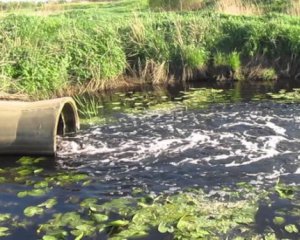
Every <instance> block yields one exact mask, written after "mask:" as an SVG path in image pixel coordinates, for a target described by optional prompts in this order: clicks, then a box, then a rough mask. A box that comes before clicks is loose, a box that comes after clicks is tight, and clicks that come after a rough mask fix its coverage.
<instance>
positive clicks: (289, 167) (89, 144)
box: [0, 82, 300, 239]
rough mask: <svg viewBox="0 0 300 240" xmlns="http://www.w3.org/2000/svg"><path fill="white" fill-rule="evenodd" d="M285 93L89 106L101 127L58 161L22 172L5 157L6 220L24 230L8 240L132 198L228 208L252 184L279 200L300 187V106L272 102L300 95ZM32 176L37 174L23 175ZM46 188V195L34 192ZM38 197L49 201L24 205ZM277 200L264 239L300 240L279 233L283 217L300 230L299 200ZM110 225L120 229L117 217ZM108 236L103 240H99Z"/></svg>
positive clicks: (263, 217)
mask: <svg viewBox="0 0 300 240" xmlns="http://www.w3.org/2000/svg"><path fill="white" fill-rule="evenodd" d="M284 84H285V85H284V86H283V85H282V83H278V84H277V85H273V84H267V85H265V84H262V85H260V84H249V83H248V84H247V83H243V84H238V85H231V84H228V85H224V86H205V87H206V89H203V86H201V87H202V88H200V89H199V88H191V89H190V90H187V87H182V86H181V87H179V88H178V87H174V88H171V89H169V90H166V89H159V91H149V90H148V89H146V91H141V92H135V91H129V92H127V93H117V94H111V95H110V94H108V95H105V96H99V97H93V98H88V99H92V101H89V100H86V101H85V102H84V103H85V104H89V107H87V108H89V109H90V111H89V112H87V111H84V109H83V110H82V111H81V114H83V115H84V114H87V115H88V116H90V117H93V116H94V115H98V114H101V116H102V117H101V123H98V124H96V125H92V126H89V125H85V126H84V127H83V129H82V130H81V131H80V132H79V133H78V134H76V135H73V136H67V137H65V138H63V139H59V149H60V150H59V151H58V155H57V157H56V158H55V159H47V160H46V161H41V162H38V163H29V164H27V163H26V162H25V163H24V162H23V163H21V164H20V163H17V162H16V160H15V159H9V158H7V157H0V158H1V165H0V170H1V169H2V173H1V171H0V176H2V177H3V178H4V179H2V184H0V191H1V195H0V213H9V214H11V215H12V216H13V217H12V218H14V219H15V220H12V219H10V220H9V221H11V222H14V224H15V225H18V226H17V227H14V228H13V230H11V234H10V235H8V236H6V238H5V239H20V236H22V238H23V239H38V238H41V236H42V235H39V234H37V233H36V229H38V228H39V226H38V225H39V224H40V223H46V222H47V221H48V220H49V219H50V218H51V216H52V215H53V214H55V213H60V212H62V213H64V212H68V211H78V205H79V203H80V202H81V201H82V200H83V199H86V198H90V197H95V198H98V199H100V201H101V203H105V202H109V201H110V200H111V199H120V198H122V197H125V198H126V199H132V196H134V195H135V192H138V194H140V195H142V196H144V195H150V196H159V195H160V194H162V193H164V194H168V195H172V194H175V193H178V192H185V191H189V189H204V191H205V193H206V194H207V196H214V195H216V194H217V195H218V196H221V198H222V194H223V190H224V189H229V190H230V189H231V191H233V192H235V191H237V190H236V186H237V184H239V183H241V184H244V183H247V184H250V185H251V186H254V188H255V189H256V191H272V190H270V189H274V186H275V185H276V182H278V181H280V182H281V183H284V184H286V185H285V186H291V187H295V186H298V185H299V181H300V176H299V174H300V157H299V152H300V148H299V146H300V125H299V123H300V105H299V103H297V102H293V101H289V102H286V101H274V100H272V99H271V98H270V97H267V96H266V95H265V93H267V92H277V91H278V90H279V89H282V88H283V87H284V88H285V89H287V90H291V88H293V87H296V86H293V85H292V86H290V85H288V83H286V82H284ZM197 87H198V86H197ZM207 89H208V90H207ZM212 89H223V90H222V91H219V90H212ZM79 100H80V99H79ZM149 103H150V104H149ZM87 108H86V109H87ZM98 119H99V118H98ZM28 166H29V167H28ZM28 168H30V171H31V172H30V173H31V174H26V172H25V173H24V172H23V174H22V172H20V171H22V170H26V169H28ZM39 169H42V170H43V171H42V170H41V171H42V172H41V173H40V172H39ZM32 173H33V174H32ZM78 173H80V174H85V175H87V178H85V177H83V178H82V179H81V177H80V175H79V177H78V178H77V179H72V176H73V177H74V176H76V174H78ZM65 175H67V177H66V176H65ZM32 176H33V177H32ZM16 177H18V178H21V179H16ZM45 179H47V181H48V183H47V184H48V185H47V186H46V187H40V186H37V187H33V186H35V185H34V184H37V183H41V181H44V180H45ZM0 183H1V178H0ZM277 184H278V183H277ZM34 188H36V189H44V191H45V192H44V193H43V194H41V195H39V194H34V193H33V194H32V193H25V195H26V194H27V195H26V196H25V197H24V196H23V197H22V198H20V194H19V197H18V196H17V194H18V193H20V192H24V191H29V192H30V191H32V189H34ZM283 191H285V190H284V189H283ZM30 194H31V195H30ZM34 195H38V196H34ZM140 195H139V196H140ZM287 195H289V194H287ZM291 195H293V197H294V198H296V199H297V196H298V195H299V192H298V191H296V190H294V189H293V192H292V194H291ZM53 197H55V198H56V200H57V202H58V203H57V205H55V207H54V208H53V210H47V213H45V214H44V215H37V216H35V217H33V218H26V217H24V213H23V212H24V209H25V208H26V207H28V206H33V205H37V204H40V203H41V202H43V201H45V200H47V199H49V198H53ZM225 198H226V197H225ZM242 198H243V197H242ZM283 198H284V197H283ZM271 199H273V200H274V199H276V201H274V202H273V203H272V204H271V205H270V204H269V205H268V204H267V203H265V202H262V203H261V204H260V205H259V206H260V207H259V209H258V211H257V214H256V223H257V227H256V232H258V233H264V231H266V229H269V228H272V229H273V230H274V231H275V232H276V237H277V238H281V237H288V239H299V236H298V234H297V233H288V232H287V231H286V230H284V228H283V227H280V226H279V227H278V226H277V225H274V224H271V223H270V222H272V221H273V220H272V219H273V218H274V216H275V215H276V214H275V212H276V211H283V212H284V214H285V215H284V216H285V218H286V219H287V220H286V221H287V222H289V223H290V224H294V225H295V226H296V227H298V229H299V224H300V222H299V218H300V215H299V216H298V215H297V216H296V217H295V216H294V217H292V216H291V214H289V211H290V210H291V209H293V211H295V209H296V210H297V211H299V203H298V202H297V200H295V201H296V202H295V201H294V199H292V198H291V199H289V196H287V198H286V199H285V200H284V199H281V198H279V196H278V194H275V191H273V193H272V196H271ZM42 208H43V207H42ZM287 209H288V210H287ZM44 211H46V210H45V209H44ZM79 212H81V213H82V214H83V212H82V211H79ZM110 218H111V219H112V220H114V219H118V217H117V215H111V216H110ZM25 220H26V221H27V222H25V223H24V221H25ZM16 223H18V224H16ZM21 223H22V224H23V225H25V227H24V226H21ZM2 225H3V226H6V225H5V224H4V223H3V224H2ZM19 225H20V226H19ZM0 226H1V215H0ZM270 226H271V227H270ZM25 236H26V238H25ZM107 236H108V235H107V234H104V233H101V234H100V235H97V237H95V239H107ZM0 237H1V228H0ZM66 238H67V237H66ZM67 239H72V238H67ZM87 239H94V238H93V237H90V238H87ZM141 239H172V235H168V234H167V235H164V234H159V233H158V232H157V231H152V233H151V234H150V237H144V238H141ZM220 239H222V237H221V238H220ZM229 239H233V237H232V238H229Z"/></svg>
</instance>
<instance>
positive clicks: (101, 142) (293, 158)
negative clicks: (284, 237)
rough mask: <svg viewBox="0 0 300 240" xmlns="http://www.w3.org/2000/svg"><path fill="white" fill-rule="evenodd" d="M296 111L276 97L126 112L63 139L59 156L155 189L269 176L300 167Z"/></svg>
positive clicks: (66, 164)
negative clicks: (155, 111)
mask: <svg viewBox="0 0 300 240" xmlns="http://www.w3.org/2000/svg"><path fill="white" fill-rule="evenodd" d="M299 116H300V107H299V106H298V105H297V104H279V103H271V102H264V103H240V104H234V105H215V106H212V107H210V108H208V109H206V110H187V111H183V110H175V111H173V112H170V113H165V114H147V115H139V116H122V117H121V118H119V119H118V121H117V123H114V124H110V125H104V126H94V127H91V128H90V129H87V130H84V131H81V132H80V133H79V134H78V135H76V136H75V137H72V138H65V139H63V140H62V141H61V148H62V150H61V151H60V152H59V154H58V163H59V165H60V167H62V168H70V169H72V168H74V169H75V168H76V169H81V170H82V171H88V172H90V173H92V174H94V175H96V176H97V177H98V176H100V177H103V179H104V180H105V181H109V182H110V183H111V184H120V183H121V184H132V183H136V184H137V185H141V184H142V185H145V186H147V187H149V188H151V189H154V190H155V189H158V190H160V189H169V190H170V189H174V190H175V189H180V188H182V187H192V186H206V185H222V184H227V183H228V184H231V183H234V182H239V181H252V182H253V181H254V182H255V183H257V184H266V183H267V182H270V181H275V180H277V179H278V178H283V177H285V178H286V177H293V176H297V175H298V174H300V170H299V169H300V165H299V158H298V155H299V152H300V147H299V146H300V128H299V123H300V117H299ZM294 179H295V178H293V181H294Z"/></svg>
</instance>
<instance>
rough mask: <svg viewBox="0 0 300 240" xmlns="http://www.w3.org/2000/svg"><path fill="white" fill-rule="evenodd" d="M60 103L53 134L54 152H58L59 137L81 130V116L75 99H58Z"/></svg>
mask: <svg viewBox="0 0 300 240" xmlns="http://www.w3.org/2000/svg"><path fill="white" fill-rule="evenodd" d="M57 100H59V101H60V107H59V109H58V114H57V115H56V119H55V127H54V132H53V137H54V142H53V143H54V144H53V148H54V149H53V152H54V154H55V153H56V150H57V136H60V135H61V136H63V135H65V134H68V133H75V132H76V131H77V130H79V129H80V122H79V116H78V112H77V106H76V103H75V101H74V100H73V98H71V97H64V98H58V99H57Z"/></svg>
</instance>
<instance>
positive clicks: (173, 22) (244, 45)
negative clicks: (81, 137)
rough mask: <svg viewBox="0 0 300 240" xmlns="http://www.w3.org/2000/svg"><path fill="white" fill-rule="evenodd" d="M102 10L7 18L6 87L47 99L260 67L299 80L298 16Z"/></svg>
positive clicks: (1, 57)
mask: <svg viewBox="0 0 300 240" xmlns="http://www.w3.org/2000/svg"><path fill="white" fill-rule="evenodd" d="M235 1H237V0H235ZM130 4H131V2H130ZM260 4H261V3H260ZM126 6H127V5H126ZM129 6H131V5H129ZM119 7H120V6H119ZM118 9H120V8H118ZM99 11H100V10H97V9H84V10H82V9H81V10H76V11H75V10H74V11H70V12H65V13H60V14H57V15H54V16H51V17H50V16H27V15H26V16H25V15H10V16H7V17H3V18H1V20H0V41H1V44H0V84H1V86H0V89H1V90H4V91H14V92H20V91H21V92H26V93H28V94H32V95H40V96H45V95H46V96H47V95H51V94H54V93H57V92H60V93H61V92H62V89H81V90H82V89H84V90H88V89H92V90H99V89H107V88H114V87H117V86H120V85H122V86H123V85H124V84H127V83H128V81H129V82H130V80H128V79H130V78H138V79H139V81H140V82H141V83H144V82H149V83H153V84H161V83H167V82H170V81H180V80H183V81H185V80H188V79H195V78H198V77H200V78H205V79H212V78H218V77H217V76H216V74H217V73H218V71H217V70H218V69H219V70H222V71H223V70H225V71H226V72H228V73H230V74H224V73H223V72H220V75H222V76H226V75H228V76H229V77H230V78H232V79H242V78H243V77H241V75H245V76H250V73H249V71H250V70H251V69H257V68H258V67H259V68H261V69H271V68H272V69H273V70H272V71H273V72H272V75H274V74H273V73H274V72H276V74H278V75H281V74H282V75H285V76H290V77H293V76H296V75H298V74H299V70H298V69H300V68H299V62H300V61H299V60H300V59H299V57H298V56H300V42H299V36H300V27H299V26H300V18H298V17H291V16H288V15H272V16H270V15H268V16H261V17H256V16H248V17H245V16H232V15H222V14H215V13H213V12H209V13H201V12H186V13H184V14H182V13H176V12H136V13H135V14H132V13H128V12H127V13H122V14H121V13H118V14H99ZM102 11H103V10H101V11H100V12H101V13H103V12H102ZM275 60H276V61H275ZM257 72H259V71H257ZM269 75H270V74H269ZM251 76H252V77H255V76H253V74H252V75H251Z"/></svg>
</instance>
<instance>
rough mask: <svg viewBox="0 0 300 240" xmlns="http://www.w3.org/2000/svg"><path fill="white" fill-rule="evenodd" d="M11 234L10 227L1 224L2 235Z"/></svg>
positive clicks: (0, 231) (0, 235) (0, 233)
mask: <svg viewBox="0 0 300 240" xmlns="http://www.w3.org/2000/svg"><path fill="white" fill-rule="evenodd" d="M8 235H10V232H9V228H7V227H1V226H0V237H6V236H8Z"/></svg>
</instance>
